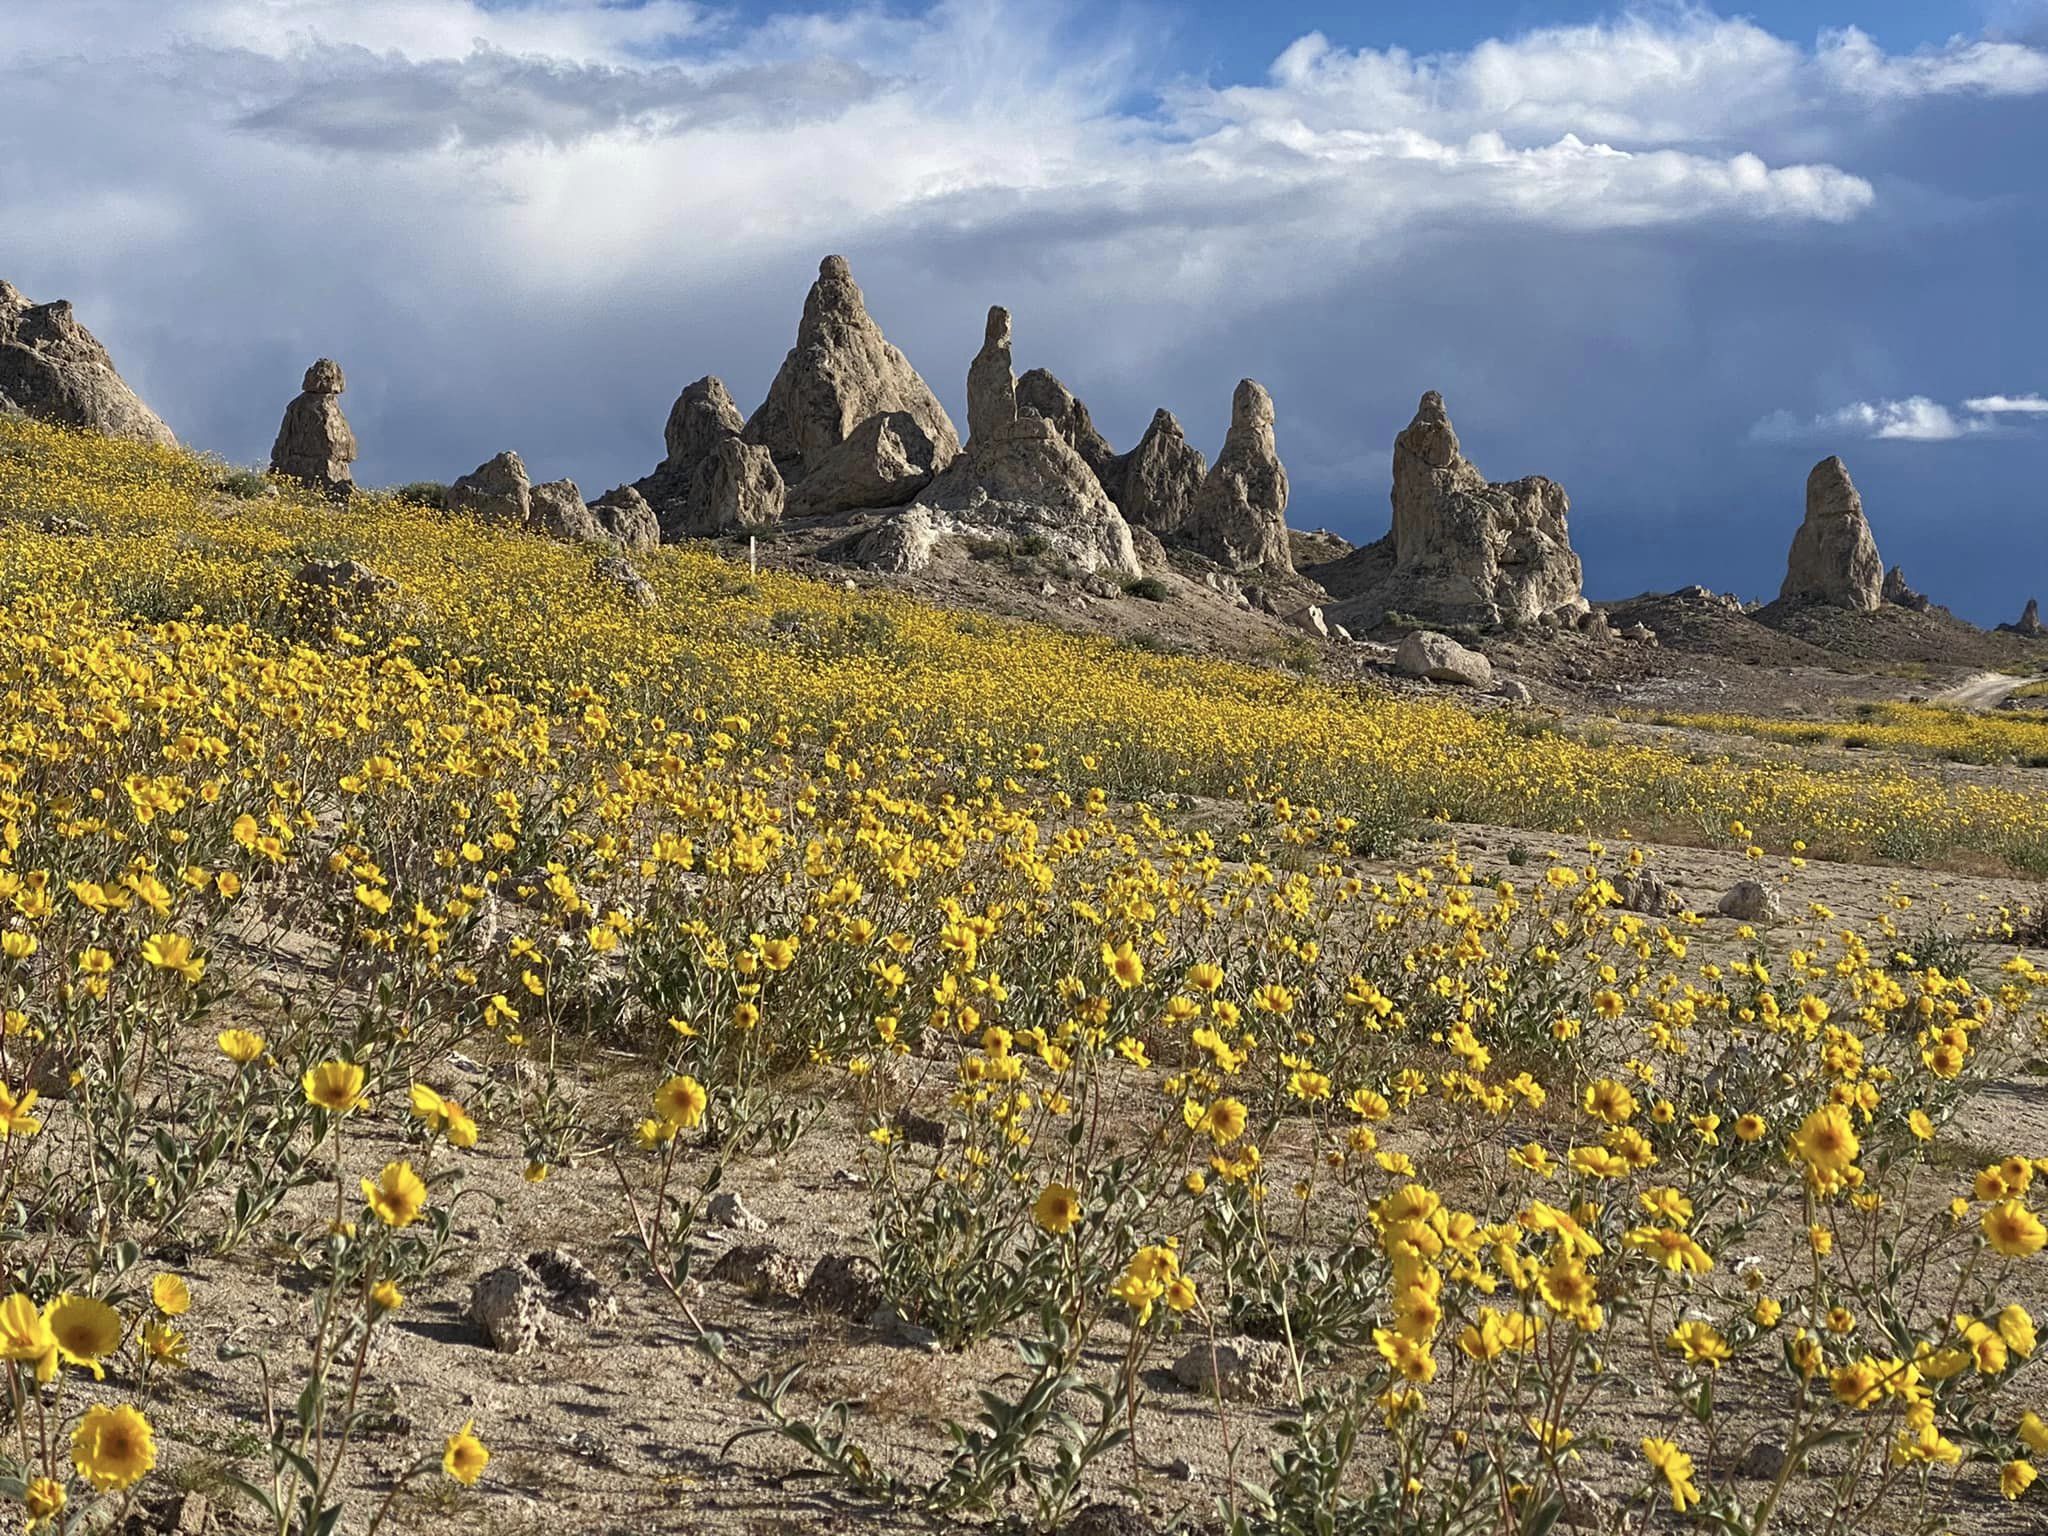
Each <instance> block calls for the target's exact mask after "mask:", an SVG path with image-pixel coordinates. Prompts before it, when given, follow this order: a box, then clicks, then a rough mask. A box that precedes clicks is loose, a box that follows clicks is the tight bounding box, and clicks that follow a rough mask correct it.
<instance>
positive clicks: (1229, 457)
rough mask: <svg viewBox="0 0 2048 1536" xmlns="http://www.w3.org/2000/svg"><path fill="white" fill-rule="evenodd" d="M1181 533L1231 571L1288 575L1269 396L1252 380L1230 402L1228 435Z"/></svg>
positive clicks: (1283, 497)
mask: <svg viewBox="0 0 2048 1536" xmlns="http://www.w3.org/2000/svg"><path fill="white" fill-rule="evenodd" d="M1181 533H1182V535H1183V536H1184V537H1185V538H1186V539H1187V540H1188V542H1189V543H1191V544H1193V545H1194V547H1195V548H1197V549H1199V550H1200V551H1201V552H1202V553H1203V554H1205V555H1207V556H1209V557H1210V558H1211V559H1212V560H1215V561H1217V562H1219V563H1220V564H1223V565H1227V566H1229V567H1230V568H1231V569H1233V570H1240V571H1248V570H1266V571H1292V570H1293V569H1294V556H1293V554H1292V553H1291V552H1290V551H1289V549H1288V546H1287V470H1286V469H1285V468H1284V467H1283V466H1282V465H1281V463H1280V451H1279V449H1278V448H1277V447H1276V446H1275V445H1274V441H1273V397H1272V396H1271V395H1269V394H1267V393H1266V391H1265V389H1264V388H1263V387H1262V386H1261V385H1260V384H1259V383H1258V382H1257V381H1256V380H1253V379H1244V380H1241V381H1239V383H1238V386H1237V392H1236V393H1235V394H1234V395H1233V396H1232V397H1231V401H1230V431H1229V434H1228V435H1227V436H1225V438H1224V439H1223V451H1222V452H1221V453H1219V454H1218V455H1217V456H1216V462H1215V464H1214V465H1213V466H1211V468H1210V470H1209V473H1208V476H1207V478H1206V479H1204V480H1203V481H1202V487H1201V489H1200V490H1199V491H1197V492H1196V493H1195V499H1194V504H1193V506H1191V507H1190V508H1189V510H1188V516H1187V520H1186V522H1185V524H1184V525H1183V527H1182V528H1181Z"/></svg>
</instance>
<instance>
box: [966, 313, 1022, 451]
mask: <svg viewBox="0 0 2048 1536" xmlns="http://www.w3.org/2000/svg"><path fill="white" fill-rule="evenodd" d="M1016 419H1017V375H1016V374H1015V373H1014V372H1012V371H1011V363H1010V312H1009V311H1008V310H1007V309H1004V308H1003V307H1002V305H1000V304H992V305H990V306H989V311H988V324H987V326H986V327H985V328H984V329H983V331H982V339H981V350H980V351H979V352H977V353H975V354H974V361H973V362H971V363H969V364H968V365H967V447H968V448H969V449H970V450H972V449H973V447H974V440H975V439H976V438H978V437H987V436H989V435H990V434H992V433H994V432H997V431H999V430H1000V429H1002V428H1004V427H1007V426H1008V425H1009V424H1010V423H1011V422H1013V421H1015V420H1016Z"/></svg>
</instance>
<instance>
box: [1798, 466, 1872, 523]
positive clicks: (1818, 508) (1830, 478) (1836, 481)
mask: <svg viewBox="0 0 2048 1536" xmlns="http://www.w3.org/2000/svg"><path fill="white" fill-rule="evenodd" d="M1806 515H1807V516H1808V517H1861V516H1862V515H1863V498H1862V497H1861V496H1859V495H1857V494H1856V482H1855V481H1853V480H1851V479H1850V478H1849V466H1848V465H1847V464H1844V463H1843V462H1842V460H1841V457H1840V456H1839V455H1835V454H1831V455H1829V456H1828V457H1827V458H1825V459H1822V460H1821V461H1820V462H1819V463H1818V464H1816V465H1814V466H1813V471H1812V473H1810V474H1809V475H1807V477H1806Z"/></svg>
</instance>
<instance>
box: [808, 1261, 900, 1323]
mask: <svg viewBox="0 0 2048 1536" xmlns="http://www.w3.org/2000/svg"><path fill="white" fill-rule="evenodd" d="M885 1299H886V1296H885V1294H884V1291H883V1288H882V1271H881V1270H880V1269H879V1268H877V1267H876V1265H875V1261H874V1260H873V1259H870V1258H867V1257H865V1256H864V1255H862V1254H857V1253H828V1254H826V1255H825V1256H824V1257H823V1258H822V1259H820V1260H818V1262H817V1264H816V1265H815V1266H813V1267H812V1269H811V1276H810V1278H809V1279H808V1280H806V1281H805V1282H804V1292H803V1305H804V1308H805V1310H807V1311H811V1312H830V1313H835V1314H837V1315H838V1316H840V1317H849V1318H864V1317H868V1316H870V1315H872V1314H873V1313H874V1311H875V1309H876V1308H878V1307H880V1306H881V1305H882V1303H883V1301H884V1300H885Z"/></svg>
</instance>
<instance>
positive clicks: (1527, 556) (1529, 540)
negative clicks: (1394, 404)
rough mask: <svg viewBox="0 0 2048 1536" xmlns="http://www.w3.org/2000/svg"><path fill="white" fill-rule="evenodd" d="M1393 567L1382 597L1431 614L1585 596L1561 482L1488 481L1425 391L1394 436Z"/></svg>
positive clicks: (1453, 615) (1521, 612) (1500, 617)
mask: <svg viewBox="0 0 2048 1536" xmlns="http://www.w3.org/2000/svg"><path fill="white" fill-rule="evenodd" d="M1391 499H1392V502H1393V514H1394V526H1393V532H1392V534H1391V537H1392V539H1393V555H1394V576H1395V582H1394V585H1395V586H1396V588H1397V590H1396V591H1394V592H1392V593H1390V594H1389V595H1388V596H1386V597H1385V598H1383V599H1382V601H1383V603H1384V605H1385V606H1387V607H1392V608H1398V609H1400V610H1401V611H1402V612H1404V613H1413V614H1416V615H1418V616H1420V617H1423V618H1426V619H1434V620H1436V621H1438V622H1456V623H1479V624H1498V623H1527V622H1531V621H1533V620H1535V619H1537V618H1539V617H1541V616H1542V615H1543V614H1545V613H1549V612H1552V611H1554V610H1556V609H1559V608H1562V607H1565V606H1567V605H1577V604H1581V603H1582V602H1583V596H1582V594H1581V591H1580V584H1581V581H1582V579H1583V572H1582V570H1581V567H1580V565H1579V557H1578V556H1577V555H1576V554H1575V553H1573V551H1572V546H1571V536H1570V533H1569V531H1568V529H1567V526H1566V516H1567V514H1568V513H1569V511H1570V509H1571V503H1570V501H1569V499H1568V498H1567V497H1566V496H1565V493H1564V487H1562V486H1560V485H1558V484H1557V483H1556V482H1555V481H1552V480H1546V479H1544V478H1543V477H1542V476H1540V475H1532V476H1530V477H1528V478H1526V479H1522V480H1513V481H1507V482H1504V483H1500V484H1495V483H1493V482H1491V481H1489V480H1488V479H1487V478H1486V476H1485V475H1483V474H1481V473H1480V472H1479V469H1478V468H1477V466H1475V465H1474V464H1473V463H1472V462H1471V461H1470V460H1468V459H1467V458H1466V457H1465V455H1464V453H1463V451H1462V449H1461V448H1460V446H1459V443H1458V434H1457V430H1456V429H1455V428H1454V427H1453V426H1452V425H1451V417H1450V413H1449V412H1448V411H1447V410H1446V409H1445V408H1444V398H1443V396H1442V395H1440V394H1438V393H1437V392H1436V391H1435V390H1431V391H1429V392H1428V393H1427V394H1425V395H1424V396H1423V397H1422V400H1421V403H1420V404H1419V405H1418V406H1417V407H1416V410H1415V418H1414V420H1412V421H1411V422H1409V424H1408V426H1407V427H1406V429H1405V430H1403V431H1402V432H1401V434H1400V435H1399V436H1398V437H1396V438H1395V439H1394V486H1393V492H1392V497H1391Z"/></svg>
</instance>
